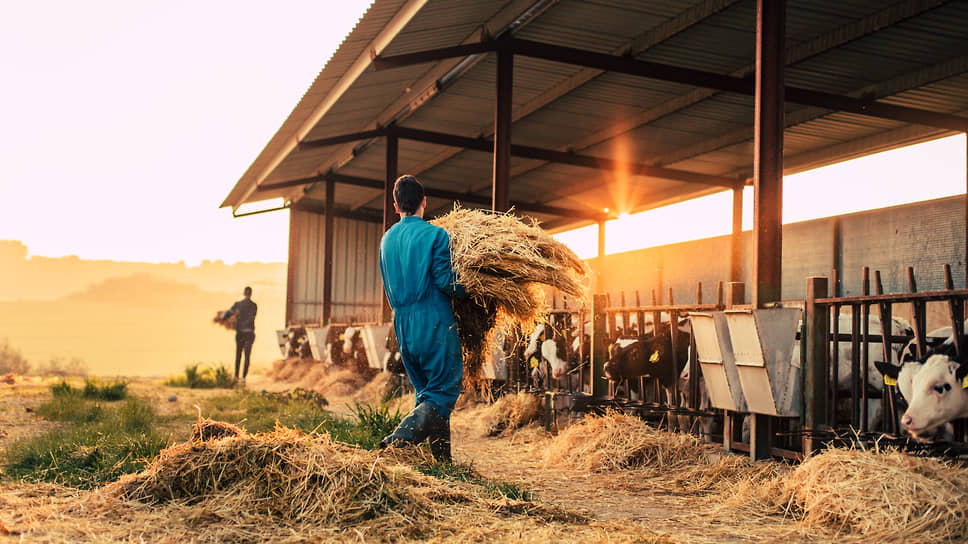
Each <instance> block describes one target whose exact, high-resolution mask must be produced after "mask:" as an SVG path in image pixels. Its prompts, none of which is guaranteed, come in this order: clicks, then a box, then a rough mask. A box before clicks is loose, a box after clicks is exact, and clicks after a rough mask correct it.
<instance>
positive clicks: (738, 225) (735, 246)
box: [729, 187, 743, 281]
mask: <svg viewBox="0 0 968 544" xmlns="http://www.w3.org/2000/svg"><path fill="white" fill-rule="evenodd" d="M729 244H730V262H729V281H740V279H741V277H740V275H741V273H742V272H741V269H742V268H741V267H742V261H743V188H742V187H736V188H734V189H733V232H732V235H731V236H730V238H729Z"/></svg>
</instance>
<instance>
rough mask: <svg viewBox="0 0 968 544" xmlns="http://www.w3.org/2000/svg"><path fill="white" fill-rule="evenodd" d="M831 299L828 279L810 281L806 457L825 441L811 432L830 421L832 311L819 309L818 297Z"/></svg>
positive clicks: (806, 322) (805, 379)
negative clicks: (828, 375) (828, 345)
mask: <svg viewBox="0 0 968 544" xmlns="http://www.w3.org/2000/svg"><path fill="white" fill-rule="evenodd" d="M826 297H827V278H824V277H820V276H813V277H810V278H807V299H806V304H805V307H804V316H803V325H804V327H803V335H802V338H803V340H802V342H801V344H802V345H803V350H804V354H805V355H806V361H805V364H804V366H803V368H802V372H803V382H802V383H803V428H804V430H805V431H807V434H805V435H804V437H803V454H804V455H809V454H811V453H813V452H815V451H817V450H818V449H819V448H820V445H821V442H820V440H819V439H817V438H816V437H815V436H811V435H810V434H809V433H810V431H818V430H821V429H824V428H826V427H827V426H828V424H829V423H828V421H827V353H828V351H827V331H829V330H830V325H829V323H828V321H827V320H828V318H829V315H830V314H829V312H828V310H827V307H826V306H818V305H817V302H816V300H817V299H818V298H826Z"/></svg>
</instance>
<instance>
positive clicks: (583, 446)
mask: <svg viewBox="0 0 968 544" xmlns="http://www.w3.org/2000/svg"><path fill="white" fill-rule="evenodd" d="M709 447H710V446H708V445H705V444H703V443H702V442H700V441H699V440H698V439H697V438H695V437H694V436H692V435H688V434H680V433H670V432H665V431H660V430H658V429H655V428H653V427H650V426H649V425H647V424H646V423H645V422H644V421H642V420H641V419H639V418H637V417H635V416H628V415H625V414H621V413H618V412H611V411H610V412H608V413H607V414H605V415H604V416H588V417H585V418H584V419H583V420H582V421H581V422H580V423H577V424H575V425H572V426H570V427H568V428H567V429H565V430H564V431H562V433H561V434H559V435H558V436H556V437H555V438H554V439H553V440H552V441H551V443H550V444H549V445H548V450H547V452H546V453H545V458H544V462H545V466H561V465H564V466H569V467H572V468H575V469H578V470H583V471H587V472H599V471H606V470H613V469H617V468H633V467H638V468H649V469H663V470H668V469H678V468H681V467H684V466H689V465H696V464H700V463H705V457H706V451H707V450H708V449H709Z"/></svg>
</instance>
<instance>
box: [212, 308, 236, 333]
mask: <svg viewBox="0 0 968 544" xmlns="http://www.w3.org/2000/svg"><path fill="white" fill-rule="evenodd" d="M224 313H225V312H215V317H213V318H212V323H215V324H217V325H221V326H223V327H225V328H226V329H228V330H230V331H234V330H235V315H230V316H229V317H228V319H222V315H223V314H224Z"/></svg>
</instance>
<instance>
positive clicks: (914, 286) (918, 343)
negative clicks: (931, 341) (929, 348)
mask: <svg viewBox="0 0 968 544" xmlns="http://www.w3.org/2000/svg"><path fill="white" fill-rule="evenodd" d="M907 279H908V291H909V292H911V293H917V292H918V282H917V280H915V279H914V268H913V267H910V266H909V267H908V268H907ZM911 306H912V307H913V309H914V311H913V313H914V320H913V323H911V326H912V327H913V328H914V344H915V347H916V348H917V355H918V360H919V361H923V360H924V352H925V349H926V347H925V339H924V335H925V330H924V326H925V323H924V321H925V319H924V303H923V302H917V301H915V302H912V303H911Z"/></svg>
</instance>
